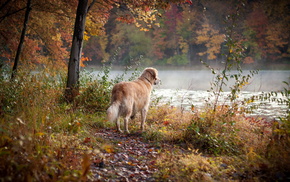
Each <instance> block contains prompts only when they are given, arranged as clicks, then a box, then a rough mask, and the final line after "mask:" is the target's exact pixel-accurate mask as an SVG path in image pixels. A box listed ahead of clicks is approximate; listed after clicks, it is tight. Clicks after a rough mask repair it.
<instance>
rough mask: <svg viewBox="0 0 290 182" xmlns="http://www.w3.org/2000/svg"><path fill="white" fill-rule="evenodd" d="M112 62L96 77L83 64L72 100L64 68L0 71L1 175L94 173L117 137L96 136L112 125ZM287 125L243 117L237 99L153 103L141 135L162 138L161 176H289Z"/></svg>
mask: <svg viewBox="0 0 290 182" xmlns="http://www.w3.org/2000/svg"><path fill="white" fill-rule="evenodd" d="M109 69H110V68H104V70H103V72H102V75H101V76H98V77H97V78H94V77H93V73H91V72H83V74H84V75H83V76H82V80H81V87H80V89H81V90H80V95H79V96H78V97H77V98H76V102H75V103H72V104H68V103H66V102H64V100H65V99H64V98H63V91H64V88H65V75H66V74H65V73H62V72H59V71H58V72H57V74H56V73H55V72H53V71H51V70H50V71H49V70H44V71H40V72H38V73H34V74H31V73H26V72H22V73H21V72H20V71H19V72H18V76H17V77H16V79H15V80H14V81H13V82H10V81H9V80H7V79H6V77H5V76H1V79H0V92H1V95H0V99H1V102H0V106H1V107H0V135H1V137H0V161H1V163H0V173H1V176H0V180H1V181H81V180H83V181H88V180H89V181H90V180H94V179H93V175H92V174H91V173H90V171H89V170H88V169H89V167H90V165H91V163H92V158H93V157H95V156H98V155H101V152H100V151H106V146H108V145H109V146H110V147H114V145H115V143H114V141H112V143H108V141H104V140H103V139H102V138H100V137H94V136H93V134H94V132H95V131H96V130H98V129H101V128H114V125H113V124H112V123H108V122H107V121H106V120H105V110H106V108H107V107H108V105H109V101H110V100H109V98H110V89H111V88H112V85H113V84H114V83H116V82H118V81H117V80H116V79H115V80H114V79H109V77H108V75H109V73H110V70H109ZM3 75H5V74H4V73H3ZM120 77H122V78H120ZM120 77H118V80H120V79H121V80H124V78H123V76H122V75H121V76H120ZM287 93H289V89H286V90H285V93H284V95H285V94H287ZM288 96H289V94H288ZM288 98H289V97H288ZM284 101H285V102H287V97H286V100H284ZM139 121H140V119H139V118H138V117H137V118H136V119H135V120H133V121H131V124H130V127H131V128H132V131H133V132H137V131H139V128H140V122H139ZM289 126H290V125H289V114H288V115H287V117H283V118H282V117H281V120H280V121H275V122H272V123H267V122H265V121H264V119H263V118H252V117H246V116H245V115H244V112H243V110H241V109H239V108H238V107H227V106H219V105H217V106H216V108H215V109H213V108H212V107H205V108H203V109H199V110H196V109H194V108H192V110H191V111H184V110H180V109H179V108H176V107H172V106H170V105H160V104H158V103H154V104H153V105H152V106H151V107H150V109H149V112H148V116H147V122H146V130H145V132H143V133H142V135H141V136H142V138H144V139H145V140H147V141H150V142H152V143H153V144H155V145H158V146H160V152H159V154H158V158H157V160H156V164H155V166H156V167H157V168H158V169H159V170H158V171H156V174H155V179H156V180H159V181H212V180H252V179H255V180H260V181H265V180H268V181H271V180H275V179H278V180H285V179H288V178H289V171H290V170H289V166H290V164H289V161H290V157H289V156H290V155H289V154H290V151H289V149H290V139H289V133H290V132H289V131H290V130H289V128H290V127H289ZM167 146H170V147H169V148H168V147H167Z"/></svg>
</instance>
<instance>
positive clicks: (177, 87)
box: [95, 70, 290, 119]
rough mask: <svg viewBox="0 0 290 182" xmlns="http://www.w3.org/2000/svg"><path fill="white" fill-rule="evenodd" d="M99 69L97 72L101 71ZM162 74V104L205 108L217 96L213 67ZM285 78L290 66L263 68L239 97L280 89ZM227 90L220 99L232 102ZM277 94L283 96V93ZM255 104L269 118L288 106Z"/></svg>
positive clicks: (157, 93) (156, 94)
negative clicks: (212, 88)
mask: <svg viewBox="0 0 290 182" xmlns="http://www.w3.org/2000/svg"><path fill="white" fill-rule="evenodd" d="M95 73H96V74H97V73H98V71H96V72H95ZM122 73H123V71H119V70H112V71H111V72H110V78H111V79H114V78H115V77H116V76H118V75H121V74H122ZM248 73H249V72H248V71H244V72H243V74H244V75H247V74H248ZM131 74H132V71H129V72H128V73H127V74H126V75H125V76H124V79H125V80H126V79H128V78H129V77H130V76H131ZM159 78H160V79H161V80H162V84H161V85H158V86H154V91H153V93H152V100H153V101H156V100H157V99H158V101H159V104H170V105H173V106H176V107H181V108H183V109H189V108H190V107H191V105H194V106H195V107H196V108H201V107H203V106H205V104H206V100H208V99H209V100H214V96H213V95H212V94H210V93H209V92H208V90H209V89H210V87H211V82H212V81H213V78H214V75H213V74H212V73H211V71H209V70H159ZM283 81H287V82H290V70H261V71H259V73H258V74H257V75H255V76H254V77H253V78H251V79H250V81H249V84H248V85H246V86H245V87H244V88H243V91H242V92H241V94H240V95H239V98H238V101H240V102H241V101H243V99H245V98H250V97H252V96H253V95H260V94H262V92H268V91H280V90H282V89H283V88H284V87H285V86H286V85H285V84H284V83H283ZM232 84H233V82H229V83H228V86H230V85H232ZM224 90H225V92H224V93H223V94H222V96H221V99H220V102H221V103H225V104H229V100H228V99H227V95H228V94H229V92H228V91H229V89H228V88H225V89H224ZM277 97H280V98H282V96H281V95H278V96H277ZM253 105H256V106H257V105H259V108H258V109H255V110H254V111H253V113H252V114H251V115H253V116H263V117H267V118H269V119H273V118H278V117H279V116H283V115H284V114H285V111H286V110H287V107H286V106H285V105H281V104H278V103H276V102H268V101H263V102H261V101H259V102H255V103H252V106H253Z"/></svg>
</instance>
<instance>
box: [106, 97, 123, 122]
mask: <svg viewBox="0 0 290 182" xmlns="http://www.w3.org/2000/svg"><path fill="white" fill-rule="evenodd" d="M119 107H120V104H119V103H117V102H114V103H112V104H111V106H110V107H109V108H108V109H107V119H108V121H110V122H112V123H114V122H115V121H116V120H117V118H118V117H119Z"/></svg>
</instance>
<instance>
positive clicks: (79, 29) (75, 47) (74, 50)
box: [65, 0, 88, 102]
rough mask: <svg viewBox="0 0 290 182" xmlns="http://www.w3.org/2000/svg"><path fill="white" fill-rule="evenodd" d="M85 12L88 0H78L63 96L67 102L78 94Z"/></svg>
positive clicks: (71, 100)
mask: <svg viewBox="0 0 290 182" xmlns="http://www.w3.org/2000/svg"><path fill="white" fill-rule="evenodd" d="M87 13H88V0H79V3H78V7H77V13H76V20H75V26H74V34H73V40H72V46H71V52H70V59H69V63H68V75H67V85H66V90H65V98H66V100H67V101H68V102H73V101H74V98H75V97H76V96H77V95H78V94H79V74H80V59H81V54H82V45H83V37H84V31H85V22H86V16H87Z"/></svg>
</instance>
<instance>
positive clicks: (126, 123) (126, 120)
mask: <svg viewBox="0 0 290 182" xmlns="http://www.w3.org/2000/svg"><path fill="white" fill-rule="evenodd" d="M129 118H130V116H126V117H125V118H124V128H125V132H126V133H128V134H129V133H130V132H129V128H128V124H129Z"/></svg>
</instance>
